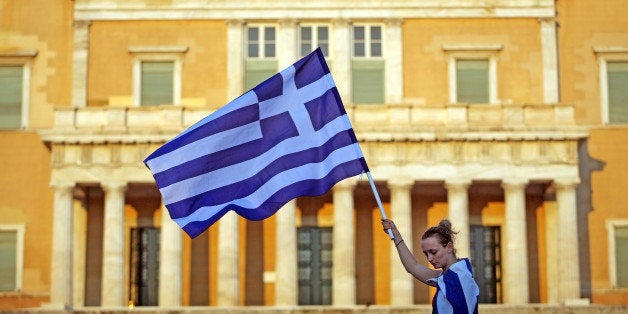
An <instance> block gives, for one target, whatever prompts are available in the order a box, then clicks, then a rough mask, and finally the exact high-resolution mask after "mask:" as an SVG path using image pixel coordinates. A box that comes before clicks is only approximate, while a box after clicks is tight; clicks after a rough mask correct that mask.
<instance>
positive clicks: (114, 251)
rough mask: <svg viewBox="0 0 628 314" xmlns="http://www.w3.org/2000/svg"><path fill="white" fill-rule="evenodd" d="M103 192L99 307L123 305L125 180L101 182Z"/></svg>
mask: <svg viewBox="0 0 628 314" xmlns="http://www.w3.org/2000/svg"><path fill="white" fill-rule="evenodd" d="M101 186H102V188H103V190H104V191H105V215H104V224H105V226H104V231H103V256H102V258H103V261H102V290H101V296H100V305H101V306H102V307H118V306H126V301H127V297H126V295H125V287H126V283H125V281H124V247H125V241H124V203H125V201H124V192H125V191H126V182H121V181H105V182H101Z"/></svg>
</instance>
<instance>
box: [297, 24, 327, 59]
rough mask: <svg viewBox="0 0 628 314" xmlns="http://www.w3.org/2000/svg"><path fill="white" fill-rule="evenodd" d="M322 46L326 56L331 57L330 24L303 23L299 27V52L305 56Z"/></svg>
mask: <svg viewBox="0 0 628 314" xmlns="http://www.w3.org/2000/svg"><path fill="white" fill-rule="evenodd" d="M318 47H320V48H321V51H322V52H323V55H324V56H325V58H329V26H327V25H302V26H301V27H300V28H299V53H300V56H301V57H305V56H306V55H308V54H309V53H311V52H312V51H313V50H314V49H316V48H318Z"/></svg>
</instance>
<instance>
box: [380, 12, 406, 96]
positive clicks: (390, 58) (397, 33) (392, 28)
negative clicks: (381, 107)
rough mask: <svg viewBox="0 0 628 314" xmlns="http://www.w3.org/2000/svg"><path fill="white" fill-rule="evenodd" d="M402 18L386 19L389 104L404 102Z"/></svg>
mask: <svg viewBox="0 0 628 314" xmlns="http://www.w3.org/2000/svg"><path fill="white" fill-rule="evenodd" d="M402 24H403V20H402V19H388V20H386V38H385V41H384V50H385V57H386V70H385V72H384V73H385V75H386V87H385V92H386V98H385V101H386V103H387V104H400V103H402V102H403V70H402V63H403V55H402V51H403V47H402V46H403V44H402V42H403V38H402V35H403V34H402V30H401V25H402Z"/></svg>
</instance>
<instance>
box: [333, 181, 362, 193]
mask: <svg viewBox="0 0 628 314" xmlns="http://www.w3.org/2000/svg"><path fill="white" fill-rule="evenodd" d="M357 184H358V179H357V178H347V179H344V180H342V181H339V182H338V183H336V184H335V185H334V187H333V190H334V191H337V190H345V189H350V190H353V189H354V188H355V186H356V185H357Z"/></svg>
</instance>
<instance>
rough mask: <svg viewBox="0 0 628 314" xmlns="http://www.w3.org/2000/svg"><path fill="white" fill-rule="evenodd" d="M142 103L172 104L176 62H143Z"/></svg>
mask: <svg viewBox="0 0 628 314" xmlns="http://www.w3.org/2000/svg"><path fill="white" fill-rule="evenodd" d="M141 80H142V83H141V85H142V86H141V88H142V90H141V105H142V106H154V105H164V104H167V105H171V104H173V102H174V98H173V97H174V62H173V61H163V62H142V78H141Z"/></svg>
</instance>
